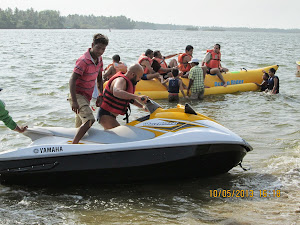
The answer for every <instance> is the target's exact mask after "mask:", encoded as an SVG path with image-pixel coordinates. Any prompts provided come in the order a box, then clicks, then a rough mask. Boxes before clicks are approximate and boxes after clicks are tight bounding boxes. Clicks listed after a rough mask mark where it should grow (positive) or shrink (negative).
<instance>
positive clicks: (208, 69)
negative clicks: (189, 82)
mask: <svg viewBox="0 0 300 225" xmlns="http://www.w3.org/2000/svg"><path fill="white" fill-rule="evenodd" d="M210 70H211V68H207V71H206V73H207V74H210V75H212V76H214V75H216V73H214V74H211V73H210Z"/></svg>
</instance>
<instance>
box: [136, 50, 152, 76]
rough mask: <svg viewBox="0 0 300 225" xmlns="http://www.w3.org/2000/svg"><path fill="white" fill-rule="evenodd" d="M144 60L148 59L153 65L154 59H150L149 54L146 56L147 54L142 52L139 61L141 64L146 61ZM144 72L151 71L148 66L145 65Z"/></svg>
mask: <svg viewBox="0 0 300 225" xmlns="http://www.w3.org/2000/svg"><path fill="white" fill-rule="evenodd" d="M144 60H147V61H149V63H150V65H152V59H150V58H149V57H148V56H146V55H145V54H141V56H140V57H139V59H138V63H139V64H140V65H141V63H142V62H143V61H144ZM143 68H144V74H148V73H149V72H150V71H149V69H148V68H147V67H144V66H143Z"/></svg>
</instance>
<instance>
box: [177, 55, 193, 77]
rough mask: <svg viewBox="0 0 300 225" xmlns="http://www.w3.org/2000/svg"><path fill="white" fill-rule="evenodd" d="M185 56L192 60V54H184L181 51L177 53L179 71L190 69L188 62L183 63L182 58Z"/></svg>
mask: <svg viewBox="0 0 300 225" xmlns="http://www.w3.org/2000/svg"><path fill="white" fill-rule="evenodd" d="M185 56H188V57H189V61H190V60H192V56H190V55H188V54H186V53H181V54H179V55H178V63H179V65H178V69H179V70H180V71H181V72H184V73H186V72H188V71H190V69H191V68H192V67H191V65H190V64H189V63H183V58H184V57H185Z"/></svg>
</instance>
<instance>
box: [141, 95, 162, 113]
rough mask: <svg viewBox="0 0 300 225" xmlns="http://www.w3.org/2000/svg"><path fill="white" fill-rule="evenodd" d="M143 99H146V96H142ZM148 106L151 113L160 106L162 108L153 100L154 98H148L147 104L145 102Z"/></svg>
mask: <svg viewBox="0 0 300 225" xmlns="http://www.w3.org/2000/svg"><path fill="white" fill-rule="evenodd" d="M141 100H142V101H145V98H144V97H143V98H141ZM145 106H146V108H147V109H148V111H149V112H150V114H151V113H153V112H154V111H155V110H156V109H158V108H162V107H161V105H159V104H158V103H157V102H155V101H153V100H152V99H149V98H148V99H147V101H146V104H145Z"/></svg>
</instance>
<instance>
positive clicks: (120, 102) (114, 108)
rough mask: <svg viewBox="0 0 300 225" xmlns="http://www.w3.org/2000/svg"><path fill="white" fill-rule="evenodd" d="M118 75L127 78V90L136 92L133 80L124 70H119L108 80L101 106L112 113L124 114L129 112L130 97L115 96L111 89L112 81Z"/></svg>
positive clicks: (132, 92)
mask: <svg viewBox="0 0 300 225" xmlns="http://www.w3.org/2000/svg"><path fill="white" fill-rule="evenodd" d="M118 77H122V78H124V79H125V80H126V83H127V89H126V91H127V92H129V93H131V94H134V91H135V86H133V84H132V82H131V80H129V79H128V78H127V77H126V76H125V75H124V74H123V73H122V72H118V73H116V74H115V75H114V76H113V77H112V78H110V79H109V81H108V82H107V84H106V86H105V88H104V91H103V101H102V104H101V108H103V109H105V110H107V111H109V112H112V113H117V114H121V115H124V114H125V113H126V112H127V108H128V106H129V102H130V99H121V98H118V97H116V96H114V95H113V93H112V91H111V90H110V86H111V83H112V82H113V81H114V80H115V79H116V78H118Z"/></svg>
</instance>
